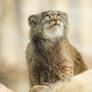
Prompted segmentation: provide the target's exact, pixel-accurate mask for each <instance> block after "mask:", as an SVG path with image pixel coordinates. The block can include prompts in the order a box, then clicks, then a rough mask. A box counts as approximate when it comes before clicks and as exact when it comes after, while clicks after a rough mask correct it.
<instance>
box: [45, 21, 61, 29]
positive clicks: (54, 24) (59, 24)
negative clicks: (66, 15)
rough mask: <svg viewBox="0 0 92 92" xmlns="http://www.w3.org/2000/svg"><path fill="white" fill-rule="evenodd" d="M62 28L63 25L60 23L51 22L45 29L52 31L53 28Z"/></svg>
mask: <svg viewBox="0 0 92 92" xmlns="http://www.w3.org/2000/svg"><path fill="white" fill-rule="evenodd" d="M57 26H58V27H61V23H60V22H54V21H53V22H51V23H48V24H46V25H45V27H46V28H47V29H51V28H53V27H57Z"/></svg>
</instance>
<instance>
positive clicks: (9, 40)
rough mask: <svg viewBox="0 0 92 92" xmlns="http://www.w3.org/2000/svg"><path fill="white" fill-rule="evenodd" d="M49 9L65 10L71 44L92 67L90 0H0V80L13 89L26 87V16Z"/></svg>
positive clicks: (91, 9)
mask: <svg viewBox="0 0 92 92" xmlns="http://www.w3.org/2000/svg"><path fill="white" fill-rule="evenodd" d="M48 9H50V10H51V9H56V10H60V11H63V12H67V13H68V16H69V24H70V27H69V35H68V36H69V40H70V43H71V44H73V45H74V46H75V47H76V48H77V49H78V50H79V51H80V52H81V53H82V56H83V58H84V60H85V63H86V64H87V65H88V67H89V68H92V62H91V61H92V56H91V55H92V0H0V82H1V83H3V84H4V85H6V86H7V87H9V88H11V89H13V90H14V91H15V92H27V91H28V90H29V83H28V75H27V66H26V59H25V50H26V46H27V43H28V42H29V37H28V36H29V26H28V21H27V19H28V16H29V15H31V14H34V13H38V12H41V11H44V10H48Z"/></svg>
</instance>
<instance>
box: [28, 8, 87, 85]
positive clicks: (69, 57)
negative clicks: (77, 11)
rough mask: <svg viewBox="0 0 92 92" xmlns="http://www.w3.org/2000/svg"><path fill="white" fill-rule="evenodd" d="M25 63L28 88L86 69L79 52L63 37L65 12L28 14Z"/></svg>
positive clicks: (65, 24) (67, 76) (58, 79)
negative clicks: (28, 29) (28, 34)
mask: <svg viewBox="0 0 92 92" xmlns="http://www.w3.org/2000/svg"><path fill="white" fill-rule="evenodd" d="M29 24H30V26H31V32H30V33H31V34H30V42H29V44H28V47H27V53H26V54H27V55H26V57H27V64H28V70H29V78H30V84H31V87H33V86H34V85H43V84H44V83H55V82H58V81H60V80H65V79H67V78H69V77H71V76H74V75H76V74H79V73H81V72H83V71H85V70H86V65H85V64H84V61H83V60H82V57H81V55H80V53H79V52H78V51H77V50H76V49H75V48H74V47H73V46H72V45H70V43H69V41H68V39H67V31H68V20H67V15H66V14H65V13H63V12H60V11H53V10H50V11H46V12H42V13H41V14H38V15H33V16H31V17H29Z"/></svg>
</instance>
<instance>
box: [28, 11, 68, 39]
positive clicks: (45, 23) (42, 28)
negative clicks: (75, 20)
mask: <svg viewBox="0 0 92 92" xmlns="http://www.w3.org/2000/svg"><path fill="white" fill-rule="evenodd" d="M28 22H29V25H30V26H31V27H32V28H33V29H34V30H35V31H37V33H39V32H40V33H42V35H43V37H44V38H48V39H53V38H56V37H62V36H64V35H65V34H64V31H65V30H66V29H67V28H68V18H67V14H66V13H65V12H61V11H57V10H48V11H45V12H42V13H40V14H37V15H31V16H30V17H29V19H28Z"/></svg>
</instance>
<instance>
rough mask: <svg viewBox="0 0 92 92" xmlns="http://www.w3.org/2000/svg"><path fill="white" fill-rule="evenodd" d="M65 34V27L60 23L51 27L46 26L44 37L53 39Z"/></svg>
mask: <svg viewBox="0 0 92 92" xmlns="http://www.w3.org/2000/svg"><path fill="white" fill-rule="evenodd" d="M63 35H64V27H61V26H59V25H55V26H52V27H51V28H49V29H48V28H44V30H43V37H45V38H47V39H50V40H53V39H56V38H62V37H63Z"/></svg>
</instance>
